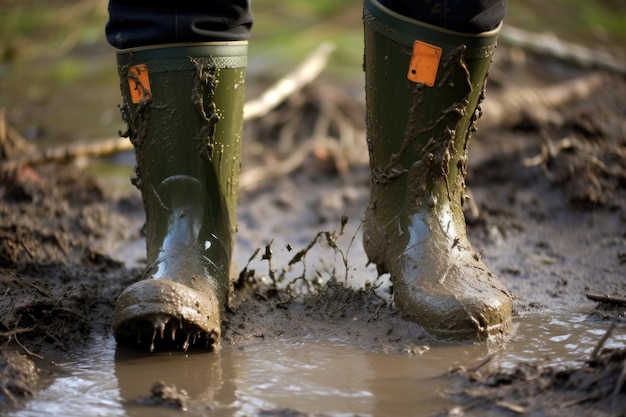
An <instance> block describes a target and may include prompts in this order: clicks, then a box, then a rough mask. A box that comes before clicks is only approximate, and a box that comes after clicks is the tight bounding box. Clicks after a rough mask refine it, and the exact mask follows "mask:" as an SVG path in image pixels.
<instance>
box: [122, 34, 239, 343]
mask: <svg viewBox="0 0 626 417" xmlns="http://www.w3.org/2000/svg"><path fill="white" fill-rule="evenodd" d="M117 57H118V69H119V74H120V80H121V90H122V96H123V99H124V105H123V107H122V116H123V118H124V119H125V121H126V123H127V125H128V132H127V135H128V136H129V137H130V140H131V141H132V143H133V145H134V147H135V153H136V159H137V165H136V167H135V174H136V178H134V180H133V182H134V184H135V185H136V186H137V187H138V188H139V190H140V191H141V195H142V198H143V203H144V208H145V211H146V225H145V232H146V244H147V264H146V265H147V266H146V269H145V271H144V273H143V277H142V280H141V281H139V282H137V283H135V284H133V285H131V286H130V287H129V288H127V289H126V290H125V291H124V292H123V293H122V294H121V295H120V297H119V298H118V300H117V303H116V307H115V317H114V324H113V327H114V331H115V335H116V338H117V340H118V341H119V342H125V343H130V344H139V345H142V346H146V347H149V348H150V350H154V349H155V348H156V349H160V348H165V349H172V348H174V349H183V350H186V349H187V348H188V347H189V346H190V345H197V346H199V347H206V348H212V347H216V346H217V344H218V343H219V340H220V334H221V316H222V313H223V311H224V309H225V307H226V303H227V299H228V293H229V288H230V279H229V277H230V267H231V255H232V251H233V246H234V234H235V229H236V213H235V211H236V203H237V193H238V177H239V167H240V144H241V134H242V121H243V103H244V77H245V67H246V57H247V43H246V42H221V43H201V44H174V45H163V46H151V47H145V48H134V49H126V50H120V51H119V52H118V55H117Z"/></svg>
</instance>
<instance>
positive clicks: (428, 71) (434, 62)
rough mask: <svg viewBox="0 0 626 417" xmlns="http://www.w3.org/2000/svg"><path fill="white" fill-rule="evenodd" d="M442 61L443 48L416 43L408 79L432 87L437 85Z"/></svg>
mask: <svg viewBox="0 0 626 417" xmlns="http://www.w3.org/2000/svg"><path fill="white" fill-rule="evenodd" d="M440 60H441V48H439V47H438V46H434V45H429V44H427V43H424V42H420V41H415V43H414V44H413V54H412V55H411V62H410V64H409V73H408V75H407V78H408V79H409V80H410V81H413V82H414V83H422V84H425V85H427V86H429V87H432V86H433V85H435V78H437V70H438V69H439V61H440Z"/></svg>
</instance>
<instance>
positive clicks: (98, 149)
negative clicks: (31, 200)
mask: <svg viewBox="0 0 626 417" xmlns="http://www.w3.org/2000/svg"><path fill="white" fill-rule="evenodd" d="M334 49H335V45H334V44H332V43H328V42H326V43H323V44H321V45H320V46H319V47H318V48H317V49H316V50H315V51H313V52H312V53H311V55H309V57H308V58H307V59H306V60H305V61H304V62H302V63H301V64H300V65H299V66H298V67H297V68H296V69H295V70H294V71H292V72H290V73H288V74H287V75H285V76H284V77H283V78H281V79H280V80H279V81H278V82H277V83H276V84H274V85H272V86H271V87H270V88H268V89H267V90H266V91H265V92H264V93H263V94H261V96H260V97H259V98H258V99H254V100H251V101H249V102H247V103H245V104H244V113H243V119H244V120H252V119H256V118H260V117H263V116H265V115H266V114H267V113H269V112H270V111H271V110H273V109H274V108H276V107H277V106H278V105H279V104H281V103H282V102H283V101H285V99H287V98H288V97H289V96H291V95H292V94H294V93H297V92H298V91H300V90H301V89H302V88H303V87H304V86H306V85H308V84H310V83H311V82H312V81H313V80H314V79H315V78H317V77H318V76H319V74H320V73H321V72H322V70H323V69H324V68H325V67H326V64H327V62H328V58H329V57H330V54H331V53H332V52H333V50H334ZM132 150H133V145H132V144H131V143H130V141H129V140H128V139H127V138H106V139H101V140H98V141H94V142H90V143H77V144H70V145H67V146H63V147H55V148H46V149H39V150H37V151H34V152H31V153H27V154H24V155H20V156H15V157H12V158H10V159H7V160H5V161H2V162H0V171H9V170H13V169H16V168H18V167H19V166H22V165H37V164H43V163H46V162H53V161H56V162H65V161H69V160H72V159H75V158H79V157H86V156H103V155H111V154H114V153H119V152H128V151H132Z"/></svg>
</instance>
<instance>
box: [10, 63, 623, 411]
mask: <svg viewBox="0 0 626 417" xmlns="http://www.w3.org/2000/svg"><path fill="white" fill-rule="evenodd" d="M502 56H504V57H506V53H503V54H502ZM506 65H507V62H506V60H504V61H502V62H499V63H498V62H497V63H496V68H500V69H507V68H506ZM511 72H512V70H511ZM512 75H514V74H512ZM604 77H605V79H606V81H605V82H604V83H603V86H602V87H601V88H600V89H599V90H597V91H596V92H595V93H594V94H593V95H591V96H589V97H588V98H585V99H583V100H580V101H577V102H575V103H569V104H567V105H563V106H562V107H560V108H558V109H551V110H550V111H551V112H553V113H551V114H554V117H549V118H547V119H545V118H541V117H537V116H536V114H537V112H535V111H534V112H530V111H529V112H528V114H524V115H523V117H521V118H517V117H516V120H521V121H518V122H516V123H515V124H513V125H506V124H503V125H498V126H493V127H490V128H489V129H485V130H480V129H481V128H480V123H479V124H478V127H479V131H478V132H477V133H476V134H474V136H473V141H472V144H471V146H470V151H469V153H470V155H469V163H468V177H467V185H468V190H469V192H470V193H471V202H470V204H468V205H467V207H466V208H465V210H466V211H465V215H466V219H467V223H468V233H469V236H468V237H469V240H470V241H471V243H472V245H473V246H474V248H475V249H476V250H477V251H479V252H480V253H481V255H482V260H483V261H484V262H485V264H487V265H488V266H489V267H490V268H491V269H492V270H493V271H494V272H496V273H497V274H498V275H499V276H500V277H501V278H502V280H503V282H504V283H505V285H506V286H507V288H508V289H509V290H510V291H511V293H512V294H513V297H514V300H513V301H514V305H513V307H514V318H513V319H514V323H516V324H515V332H514V335H513V337H512V339H511V340H510V341H509V342H507V343H505V344H504V345H497V346H486V345H478V346H465V347H460V348H458V350H454V349H457V348H456V347H450V346H449V345H445V344H443V345H442V344H440V343H438V342H437V341H435V340H433V339H431V338H430V337H429V336H427V334H426V333H425V332H424V331H423V330H422V329H421V328H420V327H419V326H417V325H415V324H412V323H410V322H406V321H404V320H403V319H402V317H401V316H400V315H399V314H398V313H397V312H396V311H395V309H394V306H393V304H389V301H390V296H389V283H388V282H387V281H386V277H384V276H383V277H381V278H378V277H377V273H376V270H375V267H373V266H368V265H367V259H366V257H365V255H364V253H363V250H362V248H361V241H360V239H361V231H360V228H361V218H362V215H363V211H364V209H365V207H366V205H367V201H368V193H369V175H370V173H369V168H368V166H367V161H366V159H364V158H362V155H364V154H365V155H366V151H365V152H364V149H366V148H365V146H366V145H365V143H364V141H363V142H361V144H360V145H355V146H354V147H352V148H350V149H347V150H343V151H337V148H333V147H331V146H326V145H325V142H321V143H319V144H316V146H313V148H312V149H314V151H313V152H310V153H309V154H307V157H306V158H304V160H303V161H302V163H301V164H300V167H299V168H298V169H297V170H295V171H294V172H292V173H291V174H290V175H289V176H276V177H275V179H273V180H272V181H271V182H270V183H268V182H260V183H259V184H257V185H256V186H255V187H249V186H244V188H243V189H242V192H241V195H240V205H239V211H238V222H239V230H238V236H237V243H236V250H235V252H236V255H235V261H236V264H237V267H238V269H239V270H240V271H241V272H242V273H241V274H240V276H239V281H238V283H237V290H236V292H235V293H234V294H233V296H232V297H231V302H230V311H229V312H228V314H227V316H226V320H225V322H224V334H223V341H222V347H221V350H219V351H218V352H213V353H208V354H198V353H194V352H190V353H189V354H188V356H185V355H174V356H168V355H166V354H162V353H161V354H158V355H153V356H149V355H148V354H143V353H140V354H138V353H136V352H134V353H132V354H131V356H130V358H129V357H128V356H126V357H125V356H123V352H119V351H116V348H115V343H114V341H113V340H112V337H111V323H112V315H113V306H114V302H115V299H116V298H117V296H118V295H119V294H120V293H121V291H122V290H123V289H124V288H126V287H127V286H128V285H130V284H131V283H133V282H134V281H136V280H137V279H139V277H140V276H141V268H142V267H143V263H145V252H144V249H143V236H142V234H141V230H142V225H143V221H144V217H143V206H142V203H141V199H140V197H139V194H138V192H129V193H127V194H126V193H125V194H124V195H121V196H120V195H114V194H112V193H110V192H109V191H107V187H106V184H104V185H103V183H102V181H98V180H96V179H94V178H92V177H90V176H89V175H86V174H85V173H84V172H82V171H80V170H76V169H75V168H73V167H71V166H58V165H47V166H38V167H34V168H31V167H22V168H19V169H17V170H13V171H10V172H2V173H1V174H0V175H1V178H0V220H1V221H0V291H2V297H1V298H0V345H1V347H2V350H1V351H2V355H1V356H0V358H1V359H0V398H1V399H2V404H1V405H0V409H1V410H3V411H2V412H3V413H5V412H6V413H12V415H20V412H21V411H24V412H25V413H26V411H27V410H29V407H36V404H40V405H41V404H44V405H43V406H42V407H44V410H46V409H48V410H50V409H52V407H53V405H54V404H55V403H54V402H50V403H46V402H45V401H46V395H51V396H52V397H54V398H56V405H57V406H61V405H62V401H61V400H59V398H60V397H59V395H60V394H59V393H58V391H55V389H58V388H55V387H57V385H55V381H56V382H57V383H58V382H59V381H62V380H63V379H64V377H65V376H67V374H68V373H69V372H70V371H69V369H74V371H72V372H78V371H79V370H81V369H83V368H81V366H83V367H84V366H87V365H88V364H89V363H91V364H96V363H100V362H101V363H102V366H103V368H106V369H105V371H106V372H108V373H104V374H103V375H106V378H100V377H96V376H94V379H96V380H98V382H97V384H96V383H95V382H94V386H97V387H98V388H93V387H92V388H89V389H85V392H87V393H89V392H91V391H92V390H95V393H91V395H93V397H98V398H99V401H100V403H99V407H104V408H103V410H105V413H108V414H110V415H168V413H169V412H170V411H172V410H177V409H181V408H187V409H188V412H189V413H190V415H207V414H214V415H233V414H239V415H272V416H274V415H280V416H291V415H294V416H295V415H298V416H300V415H324V414H326V415H391V414H393V415H415V414H414V412H415V410H420V412H421V413H422V414H424V415H434V414H436V413H441V415H479V414H482V415H485V414H488V415H503V416H504V415H533V416H544V415H546V416H571V415H583V416H585V415H610V416H618V415H624V411H623V410H624V406H625V404H626V383H624V380H625V378H624V366H625V365H624V363H625V352H626V350H625V349H626V345H625V343H626V342H625V341H624V333H625V329H624V324H623V317H624V313H625V310H626V306H625V305H624V304H621V303H619V302H616V303H605V302H598V301H594V300H590V299H588V298H587V294H589V293H593V294H601V295H608V296H613V297H615V298H617V299H619V298H620V297H621V298H623V297H625V296H626V279H624V276H625V273H626V260H625V259H626V228H625V226H624V225H625V224H626V157H625V156H626V121H625V120H626V118H625V117H624V116H625V115H626V104H625V101H624V97H626V81H625V80H624V79H623V78H615V77H613V76H611V75H608V74H605V75H604ZM325 88H326V90H328V87H327V86H326V87H325ZM499 88H500V83H499V82H498V76H497V71H496V75H495V76H494V77H492V84H491V85H490V87H489V89H488V95H487V100H489V97H490V94H493V95H497V94H498V91H499ZM320 91H323V88H322V89H320V88H317V89H316V88H315V86H313V87H311V88H310V89H309V90H307V91H305V92H304V94H303V96H302V97H301V100H300V101H299V103H300V104H298V101H297V100H294V101H291V102H289V103H287V104H286V105H285V106H284V107H282V108H279V109H277V111H276V112H278V114H280V112H284V113H285V114H288V113H289V112H290V111H293V108H290V107H289V106H298V105H299V106H300V107H298V109H299V111H305V112H309V113H310V112H311V109H312V108H313V109H315V106H312V103H319V96H318V95H317V94H319V92H320ZM335 97H336V96H335ZM353 100H354V103H353V104H351V105H352V106H353V108H356V109H359V108H360V107H359V106H361V105H362V104H361V99H360V97H359V96H357V97H356V98H353ZM303 103H304V104H303ZM535 110H536V109H535ZM546 111H548V110H546ZM309 113H307V114H309ZM363 114H364V113H363ZM273 117H274V118H275V119H278V120H280V117H278V116H276V115H274V116H273ZM266 122H267V121H266ZM286 122H287V121H285V120H283V123H286ZM260 123H262V122H259V124H254V123H251V124H249V125H248V126H247V127H246V135H244V136H247V137H251V136H250V132H252V133H255V132H256V133H260V132H266V133H267V132H268V131H269V130H268V128H267V126H266V125H265V126H263V125H261V124H260ZM305 125H306V124H300V126H299V128H302V126H305ZM275 129H278V128H275ZM276 137H277V136H271V135H267V137H264V136H261V137H258V141H259V144H260V145H262V149H263V151H262V152H260V153H256V154H254V155H249V154H246V155H244V156H245V158H244V165H243V171H244V176H245V171H246V168H250V167H257V166H271V163H269V162H271V161H275V160H276V158H277V157H278V156H280V155H281V154H280V146H285V144H284V143H278V142H277V141H276ZM302 137H303V138H304V137H307V136H306V135H303V136H302ZM355 143H356V142H355ZM318 145H319V146H318ZM302 146H305V144H303V143H298V142H296V143H291V144H290V145H289V146H287V148H288V149H291V150H293V149H298V147H302ZM247 151H249V149H247V150H246V149H244V153H245V152H247ZM342 152H343V153H342ZM342 216H347V219H348V220H347V222H345V224H344V222H343V221H342V218H343V217H342ZM290 261H293V263H292V264H291V265H290ZM344 281H347V282H348V283H349V284H350V285H348V286H345V285H344ZM288 283H292V284H290V285H288ZM559 317H561V318H569V320H565V319H563V322H564V323H565V324H563V325H562V326H561V327H559V328H558V329H556V330H555V327H554V326H556V324H554V323H553V321H554V320H556V319H557V318H559ZM574 319H575V320H574ZM544 321H550V323H553V324H551V326H552V327H550V330H549V331H547V330H546V331H544V330H545V329H544V327H542V324H541V323H543V322H544ZM611 323H615V328H614V329H613V331H612V334H611V335H610V337H608V338H607V340H606V341H604V343H602V338H603V335H605V334H606V331H607V329H608V328H609V326H610V324H611ZM577 326H578V327H577ZM580 326H582V327H580ZM555 332H556V333H555ZM583 336H584V337H583ZM548 341H550V344H549V345H547V343H548ZM541 343H544V345H541ZM294 346H295V347H294ZM298 346H299V348H298ZM595 348H597V352H596V349H595ZM449 349H453V350H452V353H444V352H448V350H449ZM355 351H359V352H361V353H359V355H362V356H358V355H357V356H355V357H357V358H358V359H355V361H354V362H351V357H350V356H349V355H351V354H353V353H354V352H355ZM342 352H343V353H344V354H345V355H347V356H345V357H343V356H341V353H342ZM565 352H573V357H571V356H567V355H566V354H565ZM593 352H595V355H591V353H593ZM315 353H318V354H317V355H315ZM207 355H208V356H207ZM291 355H293V357H295V358H298V360H299V362H298V361H297V360H296V361H295V363H296V365H293V366H294V368H293V369H292V368H290V365H289V363H288V362H286V361H288V358H290V357H292V356H291ZM307 355H308V356H307ZM429 355H430V356H429ZM566 356H567V357H566ZM185 357H187V359H185ZM304 357H310V358H311V362H306V361H304V360H303V359H302V358H304ZM332 357H336V359H337V361H336V362H332V361H330V359H329V358H332ZM485 357H491V358H492V359H491V361H490V362H489V363H486V364H482V366H480V365H481V360H482V359H484V358H485ZM564 357H566V358H565V359H563V358H564ZM168 358H170V359H168ZM188 358H194V359H193V360H194V361H197V360H200V359H202V360H203V362H202V366H203V367H206V368H207V370H206V372H205V373H203V374H202V378H205V379H203V380H202V381H203V382H201V383H197V384H196V383H190V386H191V387H192V388H193V387H194V386H195V387H196V388H197V387H198V386H200V385H202V386H206V387H213V388H211V389H208V388H207V390H205V391H202V392H194V391H193V390H192V389H190V388H189V387H187V386H185V381H186V382H187V383H189V381H192V380H194V381H196V380H197V379H194V378H198V376H197V375H196V374H193V372H191V371H189V372H191V373H183V372H182V371H181V374H179V375H175V374H176V372H174V371H171V369H172V368H168V365H167V364H166V362H167V361H170V360H171V361H174V362H175V365H174V366H175V367H178V368H177V369H183V364H185V365H184V366H189V367H191V368H200V366H199V365H197V366H194V364H192V363H190V362H189V361H190V359H188ZM420 358H425V359H424V360H422V361H421V362H420ZM184 360H186V361H187V362H183V361H184ZM326 360H328V361H330V362H328V361H326ZM98 361H100V362H98ZM176 361H179V362H176ZM341 361H344V363H348V364H353V365H351V366H350V367H349V368H350V372H348V370H346V369H343V370H342V368H341ZM396 361H397V362H396ZM429 362H430V363H433V369H432V370H431V372H432V373H431V374H428V372H427V371H425V369H427V365H426V364H427V363H429ZM460 362H461V365H462V366H460V364H459V363H460ZM155 363H157V365H158V366H157V365H154V364H155ZM194 363H196V362H194ZM77 364H78V365H77ZM150 364H152V365H150ZM324 364H326V365H324ZM434 364H436V366H435V365H434ZM94 366H95V365H94ZM125 366H128V367H126V368H125ZM133 366H137V367H136V368H133ZM313 366H318V367H319V368H320V369H318V372H319V373H318V374H315V376H309V374H308V373H307V372H309V371H306V370H311V369H313V368H311V367H313ZM385 367H388V369H392V370H394V371H393V372H385V369H384V368H385ZM111 368H117V369H115V372H117V380H118V383H119V385H120V386H119V387H118V388H114V385H115V383H114V382H112V381H113V379H111V378H114V377H115V375H113V374H112V372H113V371H112V369H111ZM235 368H236V369H237V370H236V371H235ZM361 368H363V369H364V370H363V371H362V373H359V372H360V371H359V372H357V369H361ZM185 369H186V368H185ZM368 369H369V371H368ZM403 369H404V370H408V371H407V373H406V374H405V373H403V372H404V371H402V370H403ZM255 370H257V371H258V372H255ZM196 371H197V369H196ZM305 371H306V372H305ZM103 372H104V371H103ZM128 372H130V374H129V373H128ZM140 372H143V373H145V374H146V375H147V376H146V378H148V377H149V378H150V381H149V382H147V380H144V382H145V383H144V384H143V385H140V386H139V385H136V384H134V385H133V383H132V382H131V383H130V384H131V386H132V387H131V388H130V390H129V389H128V388H127V387H126V386H125V385H124V384H126V383H127V382H124V381H133V378H137V375H138V374H139V373H140ZM185 372H187V371H185ZM290 372H291V373H293V375H295V376H289V375H290ZM311 372H312V371H311ZM272 373H273V374H274V375H275V376H277V378H278V379H272V378H271V374H272ZM421 374H424V375H429V376H428V378H431V376H432V378H435V379H436V380H437V383H433V382H432V380H429V379H428V378H426V377H421V376H420V375H421ZM72 375H75V373H74V374H72ZM98 375H100V374H98ZM123 375H126V376H123ZM128 375H133V376H128ZM194 375H196V376H194ZM340 377H345V378H340ZM98 378H100V379H98ZM107 378H109V379H107ZM177 378H182V382H181V381H179V380H178V379H177ZM309 378H314V379H309ZM315 378H317V379H315ZM420 378H422V379H420ZM335 380H337V381H340V382H337V385H336V384H335ZM211 381H212V382H211ZM312 381H315V383H313V382H312ZM364 381H369V382H368V384H365V383H364ZM211 384H216V385H215V386H213V385H211ZM234 385H237V386H236V387H234ZM338 385H341V386H338ZM346 386H352V387H356V388H359V387H361V388H362V389H359V390H355V391H349V392H348V391H342V389H346V388H345V387H346ZM390 387H393V388H394V389H395V391H394V390H392V388H390ZM402 387H404V388H405V391H407V392H403V390H402V389H401V388H402ZM424 387H428V392H431V393H432V396H431V397H429V396H428V394H427V393H426V391H424ZM433 387H434V388H433ZM63 389H66V390H67V392H70V390H69V389H67V388H61V390H63ZM289 390H293V391H289ZM433 391H434V392H433ZM46 392H52V393H53V394H45V393H46ZM128 392H130V393H128ZM280 392H283V394H282V396H281V394H279V393H280ZM284 392H289V393H290V394H289V396H287V395H286V394H284ZM120 393H121V394H120ZM316 393H317V394H319V395H317V394H316ZM320 393H321V394H320ZM120 395H122V397H123V400H120V399H119V396H120ZM273 395H275V397H272V396H273ZM333 395H334V396H335V397H333V398H343V399H342V400H341V401H337V404H341V403H343V404H351V405H350V406H348V407H346V408H340V407H339V406H337V407H335V408H333V407H331V406H330V405H329V406H328V407H326V408H324V407H318V406H316V405H319V404H321V403H324V401H325V400H326V399H327V398H331V397H332V396H333ZM360 395H361V396H362V397H359V396H360ZM416 397H417V398H423V399H424V401H422V402H419V401H417V400H415V398H416ZM38 398H40V400H39V401H40V402H39V403H37V399H38ZM359 398H360V399H359ZM367 398H375V399H376V402H375V404H374V403H368V402H367V401H373V400H367ZM410 398H413V400H409V399H410ZM307 399H308V401H307ZM348 399H349V400H348ZM92 400H93V401H95V400H94V399H93V398H92V397H90V396H89V395H84V396H83V397H81V400H80V401H83V404H82V405H83V407H93V410H94V412H95V411H97V410H100V411H102V409H99V408H97V407H96V406H94V405H92V403H91V402H90V401H92ZM359 401H361V402H359ZM412 401H413V402H412ZM415 401H417V402H415ZM314 403H315V404H314ZM329 403H330V402H329ZM46 404H47V405H46ZM103 404H104V405H103ZM333 404H334V403H333ZM359 404H361V405H359ZM46 407H47V408H46ZM78 408H80V407H78ZM68 409H72V408H68ZM162 410H164V411H163V413H161V411H162ZM233 410H234V411H233ZM79 411H80V410H78V411H77V412H79ZM390 413H391V414H390ZM26 414H27V413H26ZM26 414H23V415H26ZM70 414H71V412H70ZM30 415H45V412H44V411H41V412H39V413H37V412H32V413H31V414H30ZM77 415H78V414H77Z"/></svg>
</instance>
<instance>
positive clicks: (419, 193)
mask: <svg viewBox="0 0 626 417" xmlns="http://www.w3.org/2000/svg"><path fill="white" fill-rule="evenodd" d="M364 27H365V62H364V69H365V76H366V105H367V116H366V118H367V143H368V148H369V155H370V166H371V186H370V192H371V196H370V202H369V204H368V207H367V209H366V213H365V221H364V247H365V250H366V253H367V255H368V258H369V260H370V261H371V262H373V263H375V264H376V265H377V268H378V271H379V273H380V274H383V273H389V274H390V276H391V280H392V283H393V290H394V301H395V303H396V306H397V308H398V309H399V310H400V312H401V313H402V314H403V315H404V316H405V317H406V318H407V319H408V320H410V321H414V322H416V323H418V324H420V325H421V326H423V327H424V328H425V329H426V330H427V331H428V332H429V333H430V334H432V335H433V336H435V337H437V338H440V339H445V340H458V341H461V340H463V341H476V340H485V339H487V338H489V337H490V336H496V335H505V334H507V333H509V331H510V329H511V304H512V303H511V295H510V294H509V292H508V291H507V289H506V288H505V287H504V285H503V284H502V282H501V281H500V279H499V278H498V277H497V276H496V275H495V274H494V273H493V272H492V271H490V270H489V269H488V268H487V267H486V266H485V265H484V264H483V262H481V260H480V255H479V254H478V253H476V252H475V251H474V250H473V249H472V246H471V244H470V243H469V241H468V239H467V236H466V225H465V219H464V216H463V211H462V204H463V200H464V198H465V175H466V167H467V150H468V148H467V147H468V141H469V138H470V132H472V131H473V130H474V128H475V126H474V124H475V122H476V120H477V119H478V117H479V115H480V107H479V104H480V101H481V100H482V98H483V95H484V89H485V83H486V77H487V70H488V67H489V64H490V62H491V56H492V54H493V51H494V49H495V46H496V39H497V36H498V29H496V30H493V31H490V32H487V33H481V34H478V35H466V34H462V33H458V32H452V31H449V30H446V29H441V28H438V27H436V26H431V25H428V24H423V23H421V22H419V21H416V20H413V19H410V18H407V17H404V16H402V15H399V14H397V13H395V12H393V11H391V10H389V9H387V8H385V7H384V6H382V5H380V4H379V3H378V2H377V1H376V0H365V8H364Z"/></svg>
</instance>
